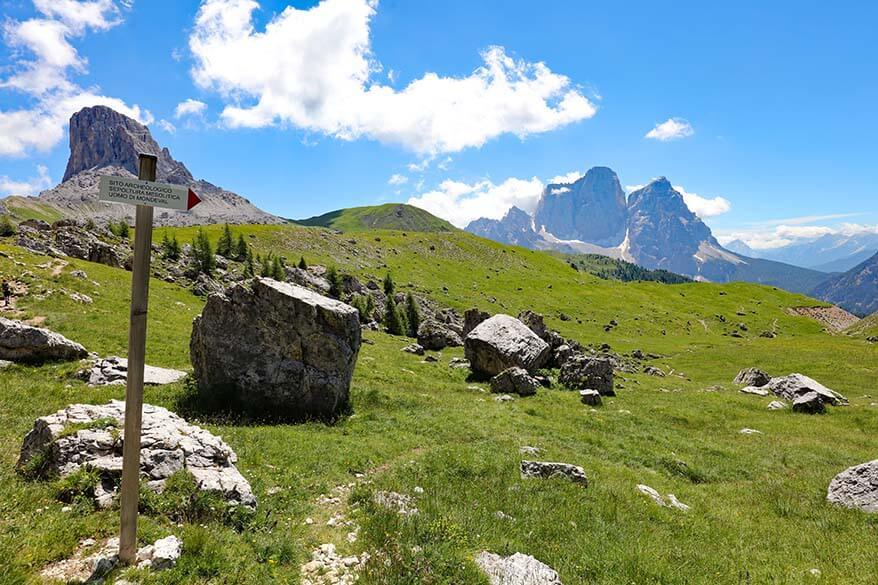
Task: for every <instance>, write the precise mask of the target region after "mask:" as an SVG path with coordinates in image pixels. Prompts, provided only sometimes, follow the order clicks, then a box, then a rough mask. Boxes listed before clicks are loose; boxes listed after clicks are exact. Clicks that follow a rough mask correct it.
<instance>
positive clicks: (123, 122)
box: [63, 106, 194, 185]
mask: <svg viewBox="0 0 878 585" xmlns="http://www.w3.org/2000/svg"><path fill="white" fill-rule="evenodd" d="M141 153H144V154H154V155H156V156H158V158H159V161H158V169H157V179H158V180H160V181H165V182H168V183H176V184H180V185H185V184H189V183H191V182H193V181H194V179H193V177H192V173H190V172H189V170H188V169H187V168H186V166H185V165H183V163H180V162H178V161H176V160H174V158H173V157H172V156H171V153H170V152H169V151H168V149H167V148H161V147H160V146H159V144H158V143H157V142H156V141H155V139H153V137H152V134H150V131H149V128H147V127H146V126H144V125H143V124H141V123H140V122H138V121H137V120H134V119H132V118H129V117H128V116H125V115H123V114H120V113H119V112H117V111H115V110H113V109H111V108H108V107H106V106H94V107H90V108H83V109H82V110H80V111H78V112H77V113H75V114H73V117H71V118H70V159H69V160H68V161H67V169H66V171H65V172H64V179H63V180H64V181H67V180H68V179H71V178H72V177H74V176H75V175H77V174H79V173H81V172H83V171H88V170H93V169H98V168H104V167H117V168H121V169H125V170H127V171H129V172H130V173H132V174H134V175H136V174H137V169H138V155H139V154H141Z"/></svg>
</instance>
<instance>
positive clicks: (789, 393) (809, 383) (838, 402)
mask: <svg viewBox="0 0 878 585" xmlns="http://www.w3.org/2000/svg"><path fill="white" fill-rule="evenodd" d="M767 388H768V389H769V390H770V391H771V392H772V393H774V394H775V395H776V396H780V397H781V398H785V399H787V400H792V401H795V400H796V398H798V397H799V396H803V395H805V394H809V393H811V392H814V393H816V394H818V395H819V396H820V398H821V400H822V402H826V403H828V404H831V405H833V406H846V405H847V404H848V400H847V398H845V397H844V396H842V395H841V394H839V393H838V392H836V391H834V390H830V389H829V388H827V387H826V386H824V385H823V384H821V383H820V382H818V381H816V380H814V379H813V378H809V377H808V376H803V375H802V374H790V375H789V376H784V377H782V378H772V379H771V381H770V382H769V383H768V384H767Z"/></svg>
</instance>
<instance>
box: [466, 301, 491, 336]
mask: <svg viewBox="0 0 878 585" xmlns="http://www.w3.org/2000/svg"><path fill="white" fill-rule="evenodd" d="M490 318H491V315H489V314H488V313H486V312H485V311H482V310H480V309H478V308H476V307H473V308H472V309H467V310H466V311H465V312H464V314H463V336H464V337H466V336H467V335H469V332H470V331H472V330H473V329H475V328H476V327H478V326H479V325H481V324H482V322H484V321H487V320H488V319H490Z"/></svg>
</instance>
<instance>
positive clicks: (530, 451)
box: [518, 445, 540, 455]
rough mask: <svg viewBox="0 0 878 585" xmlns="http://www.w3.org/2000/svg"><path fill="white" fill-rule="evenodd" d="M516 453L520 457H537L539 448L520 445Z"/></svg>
mask: <svg viewBox="0 0 878 585" xmlns="http://www.w3.org/2000/svg"><path fill="white" fill-rule="evenodd" d="M518 452H519V453H521V454H522V455H539V454H540V448H539V447H531V446H530V445H522V446H521V447H519V448H518Z"/></svg>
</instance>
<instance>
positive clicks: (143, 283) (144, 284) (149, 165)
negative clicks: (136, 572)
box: [119, 154, 158, 565]
mask: <svg viewBox="0 0 878 585" xmlns="http://www.w3.org/2000/svg"><path fill="white" fill-rule="evenodd" d="M157 164H158V157H156V156H153V155H151V154H141V155H140V173H139V178H140V179H141V180H143V181H155V176H156V166H157ZM151 252H152V207H149V206H147V205H138V206H137V217H136V220H135V224H134V267H133V270H132V274H131V322H130V329H129V331H128V385H127V387H126V389H125V433H124V439H123V444H122V494H121V506H122V517H121V529H120V534H119V560H120V561H121V562H122V564H125V565H129V564H131V563H133V562H134V560H135V556H136V554H137V506H138V499H139V495H140V494H139V490H140V425H141V419H142V417H143V368H144V363H145V358H146V314H147V310H148V308H149V271H150V256H151Z"/></svg>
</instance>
